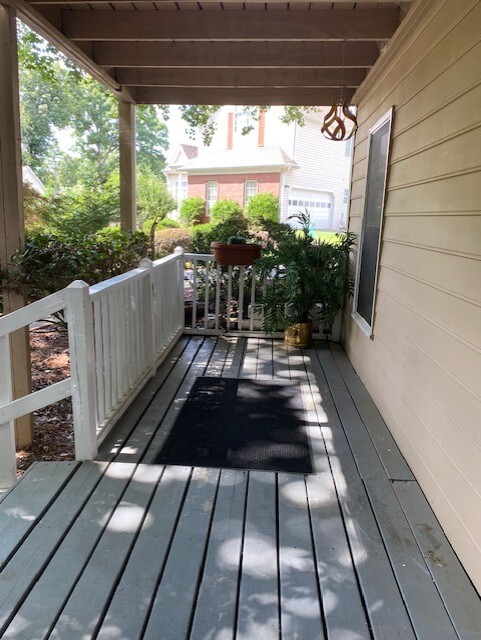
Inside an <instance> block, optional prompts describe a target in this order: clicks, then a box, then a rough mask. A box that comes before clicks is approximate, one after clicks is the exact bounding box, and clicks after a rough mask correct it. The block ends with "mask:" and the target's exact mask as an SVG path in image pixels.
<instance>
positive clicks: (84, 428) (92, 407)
mask: <svg viewBox="0 0 481 640" xmlns="http://www.w3.org/2000/svg"><path fill="white" fill-rule="evenodd" d="M66 297H67V322H68V337H69V345H70V369H71V373H70V375H71V378H72V409H73V421H74V436H75V457H76V459H77V460H92V459H93V458H95V456H96V455H97V384H96V371H95V344H94V320H93V311H92V302H91V300H90V295H89V286H88V284H87V283H86V282H83V281H82V280H75V281H74V282H72V284H70V285H69V286H68V287H67V290H66Z"/></svg>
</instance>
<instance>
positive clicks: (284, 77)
mask: <svg viewBox="0 0 481 640" xmlns="http://www.w3.org/2000/svg"><path fill="white" fill-rule="evenodd" d="M365 77H366V72H365V70H363V69H345V70H344V71H342V70H341V69H269V70H265V69H215V68H214V69H205V68H204V69H119V70H118V71H117V73H116V79H117V81H118V82H119V83H120V84H121V85H123V86H132V85H133V86H150V87H312V88H314V87H341V86H344V87H358V86H359V85H360V84H361V82H362V81H363V80H364V78H365Z"/></svg>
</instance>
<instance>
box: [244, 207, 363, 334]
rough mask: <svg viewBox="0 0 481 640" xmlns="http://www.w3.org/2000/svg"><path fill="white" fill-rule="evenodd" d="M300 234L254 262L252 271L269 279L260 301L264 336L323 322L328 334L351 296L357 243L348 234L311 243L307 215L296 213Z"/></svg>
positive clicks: (291, 237) (352, 235) (295, 217)
mask: <svg viewBox="0 0 481 640" xmlns="http://www.w3.org/2000/svg"><path fill="white" fill-rule="evenodd" d="M291 218H294V219H296V221H297V222H298V224H299V225H300V227H301V228H300V230H299V231H297V232H296V233H295V234H292V235H291V236H290V237H288V238H287V239H286V240H284V241H282V242H280V243H279V244H278V245H276V246H273V247H270V249H269V250H268V251H267V252H266V253H265V254H264V255H263V256H262V257H261V258H260V259H259V260H258V261H257V263H256V270H257V271H258V272H259V273H260V274H261V276H263V277H265V278H266V280H267V287H266V290H265V294H264V296H263V298H262V304H263V306H264V319H263V329H264V331H266V332H267V333H271V332H273V331H279V330H282V329H285V328H286V327H288V326H290V325H293V324H297V323H302V322H308V321H309V320H321V321H322V323H323V325H324V330H325V332H326V333H331V328H332V324H333V322H334V320H335V318H336V316H337V314H338V313H339V311H340V310H341V309H342V306H343V304H344V300H345V298H346V296H348V295H350V294H352V291H353V281H352V278H351V277H350V274H349V253H350V251H351V248H352V246H353V244H354V242H355V236H354V234H352V233H346V234H344V233H342V234H341V233H340V234H336V242H333V243H330V242H326V241H321V240H315V239H314V237H313V235H312V233H311V231H310V217H309V214H308V213H307V212H306V213H301V212H300V213H298V214H296V215H295V216H291Z"/></svg>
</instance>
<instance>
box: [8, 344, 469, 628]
mask: <svg viewBox="0 0 481 640" xmlns="http://www.w3.org/2000/svg"><path fill="white" fill-rule="evenodd" d="M201 375H209V376H224V377H247V378H264V379H269V378H273V379H277V378H279V379H297V380H299V381H300V382H301V387H302V392H303V396H304V401H305V404H306V409H307V421H308V427H307V428H308V431H309V436H310V442H311V446H312V451H313V455H314V461H315V474H312V475H308V476H303V475H295V474H291V475H287V474H281V473H279V474H277V473H271V472H260V471H251V472H246V471H237V470H226V469H224V470H219V469H211V468H186V467H174V466H170V467H163V466H160V465H153V464H151V462H152V460H153V459H154V457H155V454H156V452H157V451H158V449H159V448H160V446H161V444H162V442H163V440H164V438H165V437H166V434H167V433H168V432H169V429H170V428H171V426H172V424H173V423H174V421H175V419H176V416H177V414H178V412H179V410H180V408H181V406H182V403H183V401H184V399H185V398H186V394H187V393H188V391H189V389H190V387H191V385H192V384H193V382H194V379H195V378H196V377H197V376H201ZM0 541H1V542H0V569H1V573H0V637H2V638H17V639H22V640H36V639H40V638H42V639H43V638H53V639H61V640H77V639H78V640H87V639H90V638H96V639H98V640H134V639H137V638H138V639H141V638H142V639H145V640H184V639H185V640H187V639H191V640H234V639H236V640H271V639H272V640H274V639H275V640H280V639H282V640H320V639H327V640H361V639H368V638H374V639H376V640H381V639H382V640H394V639H396V640H399V639H403V640H408V639H409V640H414V639H417V640H454V639H461V640H468V639H469V640H479V639H481V605H480V600H479V598H478V595H477V594H476V592H475V591H474V589H473V587H472V585H471V584H470V582H469V580H468V579H467V577H466V575H465V573H464V571H463V569H462V567H461V566H460V564H459V562H458V561H457V558H456V556H455V554H454V553H453V551H452V549H451V547H450V546H449V544H448V543H447V541H446V539H445V537H444V535H443V532H442V530H441V529H440V527H439V525H438V523H437V521H436V519H435V518H434V516H433V514H432V512H431V510H430V508H429V506H428V504H427V502H426V500H425V498H424V496H423V494H422V492H421V491H420V489H419V486H418V484H417V483H416V481H415V480H414V478H413V476H412V474H411V472H410V470H409V468H408V466H407V465H406V463H405V461H404V459H403V458H402V456H401V455H400V453H399V451H398V449H397V447H396V445H395V443H394V441H393V439H392V438H391V436H390V434H389V432H388V430H387V429H386V427H385V425H384V423H383V421H382V419H381V417H380V415H379V413H378V412H377V410H376V408H375V406H374V405H373V403H372V400H371V399H370V397H369V395H368V394H367V392H366V391H365V389H364V387H363V386H362V385H361V383H360V382H359V379H358V378H357V376H356V375H355V373H354V372H353V370H352V368H351V366H350V364H349V361H348V360H347V358H346V356H345V354H344V353H343V352H342V351H341V350H332V351H331V350H329V349H327V348H325V347H321V346H319V347H317V348H313V349H308V350H304V351H300V350H291V349H288V348H286V347H285V346H284V345H283V344H282V343H281V342H276V341H274V342H273V341H270V340H265V339H259V340H258V339H249V340H245V339H240V338H239V339H236V338H232V339H224V338H220V339H217V338H197V337H193V338H190V339H188V338H182V339H181V340H180V342H179V343H178V344H177V345H176V347H175V348H174V350H173V351H172V353H171V356H170V357H169V358H168V361H166V362H165V363H164V364H163V366H162V367H161V368H160V369H159V371H158V372H157V375H156V377H155V378H153V379H152V380H151V381H150V382H149V384H148V385H147V386H146V387H145V388H144V390H143V391H142V393H141V394H140V396H139V397H138V398H137V400H136V401H135V403H134V404H133V405H131V407H130V408H129V409H128V411H127V413H126V414H125V415H124V417H123V418H122V420H121V422H120V423H119V424H118V426H117V428H116V430H115V431H114V433H112V434H111V436H110V437H109V439H108V440H107V441H106V442H105V443H104V446H103V447H102V450H101V454H100V456H99V459H98V460H97V461H95V462H90V463H69V462H65V463H38V464H36V465H34V466H33V467H32V468H31V470H30V471H29V472H27V474H26V475H25V476H24V478H23V479H22V480H21V481H20V482H19V483H17V485H15V487H14V488H13V490H11V491H10V492H9V493H8V494H6V495H5V496H4V497H3V498H2V499H1V501H0Z"/></svg>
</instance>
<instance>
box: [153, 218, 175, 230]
mask: <svg viewBox="0 0 481 640" xmlns="http://www.w3.org/2000/svg"><path fill="white" fill-rule="evenodd" d="M179 228H180V224H179V223H178V222H177V220H172V218H164V219H163V220H161V221H160V222H159V224H158V225H157V229H179Z"/></svg>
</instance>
